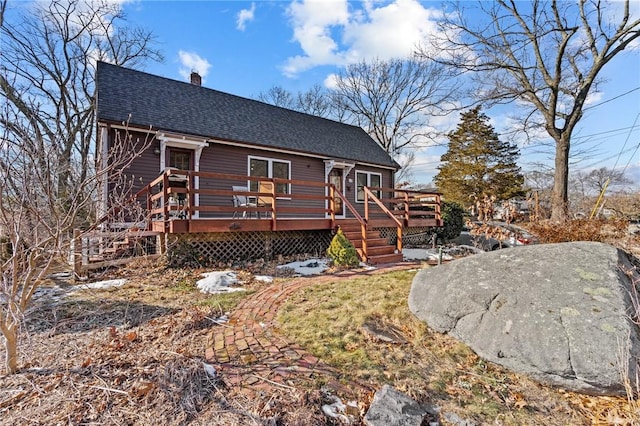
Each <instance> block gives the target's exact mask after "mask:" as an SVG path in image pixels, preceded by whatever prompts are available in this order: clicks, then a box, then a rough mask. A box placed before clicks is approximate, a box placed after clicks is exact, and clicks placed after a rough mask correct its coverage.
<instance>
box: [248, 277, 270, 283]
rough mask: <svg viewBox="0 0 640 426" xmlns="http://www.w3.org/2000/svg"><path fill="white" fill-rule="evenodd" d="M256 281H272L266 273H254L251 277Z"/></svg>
mask: <svg viewBox="0 0 640 426" xmlns="http://www.w3.org/2000/svg"><path fill="white" fill-rule="evenodd" d="M253 278H254V279H255V280H256V281H261V282H263V283H272V282H273V277H270V276H268V275H256V276H255V277H253Z"/></svg>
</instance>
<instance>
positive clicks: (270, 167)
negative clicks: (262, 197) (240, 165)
mask: <svg viewBox="0 0 640 426" xmlns="http://www.w3.org/2000/svg"><path fill="white" fill-rule="evenodd" d="M249 176H252V177H253V176H256V177H259V176H261V177H267V178H280V179H291V162H290V161H283V160H274V159H272V158H262V157H249ZM249 189H250V190H251V191H257V190H258V181H253V180H252V181H251V182H249ZM275 190H276V192H277V193H280V194H290V193H291V185H289V184H288V183H278V184H277V185H276V189H275Z"/></svg>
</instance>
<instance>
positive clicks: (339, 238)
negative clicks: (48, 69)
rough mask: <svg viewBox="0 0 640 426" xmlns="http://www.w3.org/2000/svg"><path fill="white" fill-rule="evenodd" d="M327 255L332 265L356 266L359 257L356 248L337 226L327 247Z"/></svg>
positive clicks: (358, 262)
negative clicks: (336, 230)
mask: <svg viewBox="0 0 640 426" xmlns="http://www.w3.org/2000/svg"><path fill="white" fill-rule="evenodd" d="M327 256H329V257H330V258H331V260H332V261H333V264H334V265H337V266H358V265H359V264H360V258H359V257H358V252H357V251H356V248H355V247H354V246H353V244H351V241H349V240H348V239H347V237H345V236H344V234H343V233H342V229H340V228H338V232H336V235H334V236H333V239H332V240H331V244H329V248H328V249H327Z"/></svg>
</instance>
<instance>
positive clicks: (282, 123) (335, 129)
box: [96, 62, 398, 167]
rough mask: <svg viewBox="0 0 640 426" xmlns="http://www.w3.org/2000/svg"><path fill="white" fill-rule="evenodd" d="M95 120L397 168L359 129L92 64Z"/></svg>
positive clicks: (200, 88)
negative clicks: (95, 72) (93, 71)
mask: <svg viewBox="0 0 640 426" xmlns="http://www.w3.org/2000/svg"><path fill="white" fill-rule="evenodd" d="M96 85H97V93H98V101H97V106H98V121H108V122H123V121H126V120H127V119H128V118H129V115H131V119H130V121H129V123H130V125H135V126H142V127H149V125H152V126H153V128H154V129H157V130H164V131H169V132H177V133H182V134H190V135H195V136H202V137H205V138H211V139H222V140H227V141H235V142H243V143H248V144H252V145H260V146H266V147H273V148H280V149H285V150H291V151H296V152H301V153H312V154H318V155H322V156H325V157H327V158H333V159H344V160H352V161H361V162H367V163H372V164H377V165H382V166H390V167H398V166H397V164H396V163H395V162H394V161H393V159H391V157H390V156H389V155H388V154H387V153H386V152H385V151H384V150H383V149H382V148H381V147H380V146H379V145H378V144H377V143H376V142H375V141H374V140H373V139H371V137H370V136H369V135H367V133H366V132H365V131H364V130H362V129H361V128H359V127H355V126H350V125H347V124H343V123H339V122H337V121H332V120H327V119H324V118H320V117H315V116H312V115H308V114H303V113H300V112H296V111H292V110H288V109H284V108H280V107H276V106H273V105H269V104H266V103H263V102H259V101H255V100H252V99H247V98H242V97H239V96H235V95H231V94H228V93H224V92H220V91H217V90H212V89H208V88H205V87H201V86H196V85H193V84H190V83H184V82H181V81H177V80H171V79H167V78H164V77H159V76H155V75H152V74H148V73H144V72H140V71H135V70H131V69H128V68H122V67H119V66H116V65H111V64H107V63H105V62H98V70H97V77H96Z"/></svg>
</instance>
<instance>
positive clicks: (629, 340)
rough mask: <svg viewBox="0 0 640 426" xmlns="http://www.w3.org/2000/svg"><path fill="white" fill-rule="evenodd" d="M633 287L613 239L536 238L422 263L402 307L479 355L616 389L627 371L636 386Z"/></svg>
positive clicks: (596, 390) (638, 354)
mask: <svg viewBox="0 0 640 426" xmlns="http://www.w3.org/2000/svg"><path fill="white" fill-rule="evenodd" d="M634 286H635V288H634ZM639 286H640V281H639V280H638V278H637V276H633V267H632V265H631V263H630V260H629V258H628V257H627V255H626V254H625V253H624V252H622V251H620V250H618V249H616V248H615V247H612V246H609V245H606V244H602V243H594V242H574V243H562V244H547V245H535V246H528V247H517V248H512V249H506V250H499V251H495V252H488V253H482V254H479V255H476V256H471V257H467V258H464V259H460V260H456V261H454V262H451V263H448V264H445V265H442V266H438V267H436V268H430V269H425V270H422V271H420V272H419V273H418V274H417V275H416V276H415V278H414V280H413V285H412V286H411V292H410V294H409V308H410V309H411V311H412V312H413V313H414V314H415V315H416V316H417V317H418V318H420V319H421V320H423V321H425V322H426V323H427V324H428V325H429V327H431V328H432V329H434V330H436V331H438V332H440V333H448V334H450V335H451V336H453V337H455V338H456V339H458V340H460V341H462V342H464V343H466V344H467V345H469V346H470V347H471V348H472V349H473V350H474V351H475V352H476V353H477V354H478V355H479V356H481V357H482V358H484V359H486V360H489V361H491V362H494V363H496V364H500V365H502V366H504V367H507V368H509V369H511V370H513V371H516V372H519V373H525V374H528V375H530V376H532V377H533V378H534V379H537V380H539V381H540V382H543V383H546V384H551V385H555V386H559V387H562V388H565V389H568V390H572V391H577V392H583V393H588V394H595V395H622V394H624V393H625V385H624V380H625V379H628V380H630V381H631V385H632V386H633V388H634V389H639V387H637V386H640V383H637V381H638V380H640V379H638V377H639V376H640V366H639V363H640V328H639V326H638V324H637V323H634V319H635V320H636V321H637V315H638V314H639V312H637V310H638V309H640V305H639V304H638V299H637V297H638V290H639V289H638V287H639ZM634 299H635V302H634ZM634 303H635V307H634Z"/></svg>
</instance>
